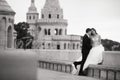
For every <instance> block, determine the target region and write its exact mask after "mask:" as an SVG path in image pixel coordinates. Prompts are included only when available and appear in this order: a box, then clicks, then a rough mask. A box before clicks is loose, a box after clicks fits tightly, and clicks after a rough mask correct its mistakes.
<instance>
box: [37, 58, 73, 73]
mask: <svg viewBox="0 0 120 80" xmlns="http://www.w3.org/2000/svg"><path fill="white" fill-rule="evenodd" d="M39 67H40V68H43V69H49V70H54V71H60V72H65V73H71V71H72V68H73V67H72V63H71V62H66V61H57V60H39Z"/></svg>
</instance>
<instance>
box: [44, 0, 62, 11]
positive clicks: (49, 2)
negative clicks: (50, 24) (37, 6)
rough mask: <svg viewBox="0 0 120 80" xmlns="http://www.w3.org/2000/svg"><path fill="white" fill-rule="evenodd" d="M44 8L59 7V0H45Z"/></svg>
mask: <svg viewBox="0 0 120 80" xmlns="http://www.w3.org/2000/svg"><path fill="white" fill-rule="evenodd" d="M44 8H56V9H60V4H59V1H58V0H46V3H45V6H44Z"/></svg>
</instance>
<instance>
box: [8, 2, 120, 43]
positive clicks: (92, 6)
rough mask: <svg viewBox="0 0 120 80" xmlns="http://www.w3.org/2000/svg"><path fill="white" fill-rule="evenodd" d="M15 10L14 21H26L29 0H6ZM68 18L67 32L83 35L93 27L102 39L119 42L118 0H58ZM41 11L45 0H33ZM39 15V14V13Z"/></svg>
mask: <svg viewBox="0 0 120 80" xmlns="http://www.w3.org/2000/svg"><path fill="white" fill-rule="evenodd" d="M7 1H8V3H9V4H10V5H11V7H12V9H13V10H14V11H15V12H16V16H15V23H18V22H22V21H26V12H27V11H28V7H29V6H30V2H31V0H7ZM59 2H60V6H61V8H63V11H64V18H65V19H67V20H68V34H77V35H84V33H85V29H86V28H88V27H90V28H91V27H93V28H95V29H96V30H97V32H98V33H99V34H100V35H101V37H102V38H103V39H106V38H107V39H112V40H115V41H119V42H120V0H59ZM35 4H36V7H37V9H38V12H39V13H40V12H41V9H42V8H43V6H44V4H45V0H35ZM40 15H41V14H40Z"/></svg>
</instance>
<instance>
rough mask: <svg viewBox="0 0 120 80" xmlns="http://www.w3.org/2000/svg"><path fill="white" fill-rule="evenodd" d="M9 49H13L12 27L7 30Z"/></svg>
mask: <svg viewBox="0 0 120 80" xmlns="http://www.w3.org/2000/svg"><path fill="white" fill-rule="evenodd" d="M7 48H12V27H11V26H9V27H8V30H7Z"/></svg>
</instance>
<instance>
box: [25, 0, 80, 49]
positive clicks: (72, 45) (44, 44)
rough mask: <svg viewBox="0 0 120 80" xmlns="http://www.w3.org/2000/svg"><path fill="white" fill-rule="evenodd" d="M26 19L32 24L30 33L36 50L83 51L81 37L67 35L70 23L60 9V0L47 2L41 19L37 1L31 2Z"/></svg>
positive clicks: (48, 0) (32, 0) (47, 0)
mask: <svg viewBox="0 0 120 80" xmlns="http://www.w3.org/2000/svg"><path fill="white" fill-rule="evenodd" d="M26 18H27V22H28V23H29V24H30V32H31V33H32V35H33V36H34V38H35V41H34V43H33V48H34V49H42V50H80V49H81V36H79V35H67V25H68V22H67V20H66V19H64V16H63V9H62V8H61V7H60V4H59V1H58V0H46V2H45V5H44V7H43V9H42V10H41V19H39V14H38V12H37V8H36V7H35V1H34V0H31V6H30V7H29V10H28V12H27V16H26Z"/></svg>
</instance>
